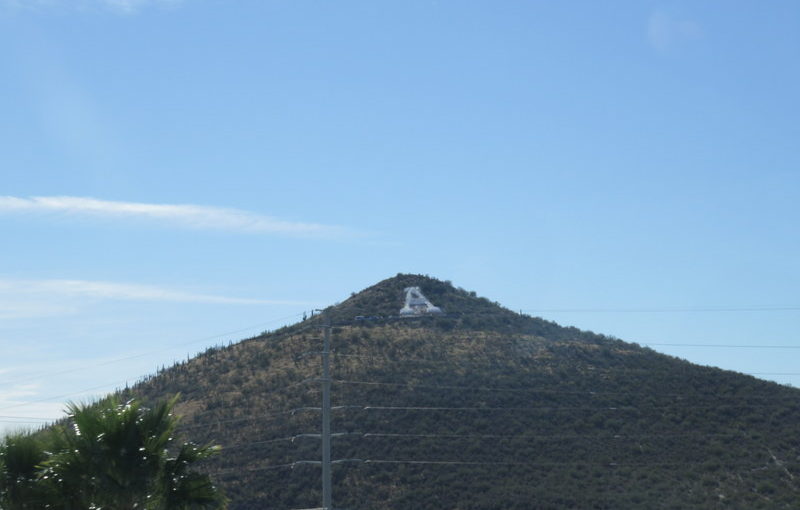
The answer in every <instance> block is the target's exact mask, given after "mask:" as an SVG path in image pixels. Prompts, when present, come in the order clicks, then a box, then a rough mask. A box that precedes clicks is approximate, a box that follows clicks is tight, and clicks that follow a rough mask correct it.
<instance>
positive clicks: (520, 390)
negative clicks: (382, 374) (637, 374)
mask: <svg viewBox="0 0 800 510" xmlns="http://www.w3.org/2000/svg"><path fill="white" fill-rule="evenodd" d="M332 382H334V383H337V384H353V385H367V386H390V387H397V388H410V389H413V390H417V389H426V390H448V391H449V390H465V391H489V392H509V393H546V394H559V395H589V396H600V395H631V392H630V391H627V392H621V391H595V390H551V389H541V388H493V387H487V386H459V385H430V384H416V383H413V382H412V383H389V382H375V381H352V380H346V379H334V380H333V381H332ZM647 396H648V397H651V396H656V397H675V398H682V399H685V398H692V397H713V398H748V399H759V400H784V399H786V400H797V397H789V396H777V397H775V396H766V395H756V396H747V397H742V396H740V395H718V394H708V395H692V396H691V397H687V395H686V394H685V393H662V394H654V393H648V395H647Z"/></svg>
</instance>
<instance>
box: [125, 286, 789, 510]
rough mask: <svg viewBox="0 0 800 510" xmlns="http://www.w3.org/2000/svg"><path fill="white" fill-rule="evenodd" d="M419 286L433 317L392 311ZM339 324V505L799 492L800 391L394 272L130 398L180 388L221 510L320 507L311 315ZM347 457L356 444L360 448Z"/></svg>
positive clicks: (770, 501)
mask: <svg viewBox="0 0 800 510" xmlns="http://www.w3.org/2000/svg"><path fill="white" fill-rule="evenodd" d="M408 287H419V288H420V290H421V291H422V293H423V294H424V296H425V297H426V298H427V299H428V300H429V301H430V302H431V303H432V304H434V305H435V306H436V307H439V308H441V310H442V311H443V314H439V315H423V316H419V317H412V318H408V317H400V316H399V310H400V309H401V307H403V304H404V303H403V300H404V295H405V294H404V289H406V288H408ZM328 320H329V321H330V322H331V323H332V324H333V326H334V328H333V335H332V337H333V338H332V347H333V350H334V354H333V356H332V376H333V379H334V382H333V394H332V395H333V397H332V398H333V405H334V406H335V407H336V409H335V411H334V417H333V424H332V427H333V431H334V432H335V433H336V436H335V439H334V443H333V458H334V459H339V460H342V461H343V462H341V463H338V464H336V466H335V467H334V471H333V475H334V504H335V506H336V507H337V508H342V509H350V510H357V509H358V510H361V509H365V510H366V509H375V510H378V509H398V510H404V509H409V510H410V509H413V510H427V509H430V510H433V509H442V508H447V509H456V508H457V509H474V510H478V509H530V508H581V509H583V508H597V509H600V508H607V509H620V508H675V509H686V508H698V509H699V508H717V507H718V508H787V509H788V508H796V507H797V502H798V500H800V499H799V498H800V483H799V481H800V478H798V477H800V446H798V445H800V430H798V427H797V423H798V420H800V406H798V397H800V392H798V390H795V389H792V388H788V387H784V386H780V385H777V384H774V383H770V382H766V381H762V380H759V379H756V378H753V377H750V376H746V375H742V374H737V373H733V372H729V371H724V370H720V369H717V368H712V367H703V366H697V365H693V364H691V363H688V362H686V361H684V360H680V359H677V358H673V357H670V356H666V355H663V354H659V353H657V352H655V351H653V350H651V349H647V348H643V347H640V346H638V345H636V344H631V343H627V342H624V341H622V340H619V339H615V338H610V337H606V336H603V335H598V334H594V333H590V332H585V331H580V330H578V329H575V328H564V327H561V326H559V325H557V324H555V323H553V322H549V321H545V320H543V319H540V318H536V317H530V316H526V315H521V314H518V313H515V312H513V311H511V310H508V309H506V308H503V307H502V306H500V305H499V304H497V303H494V302H492V301H490V300H488V299H485V298H481V297H477V296H476V294H475V293H473V292H468V291H465V290H463V289H459V288H456V287H454V286H453V285H451V284H450V283H449V282H443V281H440V280H436V279H434V278H429V277H425V276H420V275H397V276H396V277H394V278H389V279H387V280H384V281H382V282H379V283H378V284H376V285H374V286H372V287H369V288H367V289H365V290H363V291H361V292H358V293H355V294H353V295H352V296H351V297H350V298H348V299H346V300H345V301H343V302H342V303H340V304H337V305H335V306H331V307H328V308H327V309H326V310H325V313H324V314H323V315H316V316H313V317H310V318H307V319H306V320H304V321H302V322H300V323H297V324H294V325H291V326H289V327H285V328H282V329H280V330H278V331H274V332H265V333H264V334H262V335H259V336H257V337H254V338H250V339H246V340H243V341H241V342H239V343H237V344H234V345H231V346H229V347H222V348H214V349H209V350H208V351H206V352H205V353H203V354H201V355H199V356H198V357H196V358H194V359H191V360H189V361H187V362H185V363H180V364H178V365H175V366H173V367H171V368H169V369H166V370H164V371H162V372H160V373H159V374H157V375H154V376H153V377H150V378H148V379H147V380H145V381H144V382H142V383H141V384H139V385H137V386H136V387H134V388H132V389H131V390H130V391H129V395H128V396H138V397H140V398H143V399H144V400H146V401H152V400H156V399H159V398H162V397H164V396H166V395H170V394H174V393H181V394H182V403H181V404H180V406H179V409H178V411H179V412H180V413H181V414H182V423H183V426H182V429H183V432H184V434H185V435H186V436H187V437H190V438H194V439H195V440H198V441H200V442H205V441H209V442H212V441H213V442H216V443H219V444H221V445H222V446H223V453H222V455H220V456H219V458H217V459H215V460H214V461H213V462H212V463H210V464H209V465H208V469H209V471H210V472H211V474H212V476H214V477H215V479H217V480H219V482H220V484H221V485H222V486H223V488H224V489H225V490H226V491H227V493H228V496H229V497H230V498H231V500H232V505H231V508H232V509H238V510H245V509H248V510H249V509H254V510H255V509H259V510H262V509H273V508H274V509H290V508H311V507H318V506H319V502H320V490H319V487H320V468H319V466H318V465H314V464H311V463H303V462H298V461H306V460H309V461H316V460H319V451H320V444H319V438H318V437H316V436H314V434H318V433H319V423H320V417H319V412H318V410H316V409H314V408H316V407H319V405H320V404H319V402H320V391H319V383H318V382H317V378H318V377H319V374H320V360H319V355H318V351H319V350H320V348H321V332H320V329H319V326H320V325H322V324H323V322H325V321H328ZM356 459H357V460H356Z"/></svg>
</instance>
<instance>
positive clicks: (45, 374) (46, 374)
mask: <svg viewBox="0 0 800 510" xmlns="http://www.w3.org/2000/svg"><path fill="white" fill-rule="evenodd" d="M301 315H302V313H300V314H293V315H287V316H285V317H280V318H277V319H271V320H269V321H266V322H261V323H258V324H254V325H252V326H248V327H246V328H240V329H236V330H233V331H227V332H225V333H218V334H215V335H211V336H206V337H203V338H199V339H195V340H190V341H188V342H180V343H176V344H172V345H169V346H166V347H163V348H160V349H155V350H152V351H147V352H144V353H140V354H134V355H131V356H125V357H122V358H115V359H112V360H107V361H101V362H98V363H93V364H90V365H85V366H82V367H79V368H70V369H67V370H60V371H57V372H43V373H41V374H38V375H33V376H28V377H25V378H22V379H20V378H14V379H13V380H7V381H0V384H21V383H24V382H29V381H33V380H36V379H41V378H42V377H52V376H54V375H63V374H70V373H73V372H82V371H86V370H88V369H92V368H97V367H101V366H106V365H112V364H115V363H121V362H123V361H130V360H132V359H137V358H143V357H145V356H150V355H153V354H159V353H162V352H166V351H169V350H172V349H175V348H176V347H183V346H186V345H191V344H196V343H199V342H205V341H208V340H214V339H216V338H220V337H223V336H228V335H234V334H237V333H243V332H245V331H249V330H251V329H253V328H260V327H264V326H266V325H269V324H274V323H276V322H279V321H284V320H287V319H291V318H294V317H299V316H301Z"/></svg>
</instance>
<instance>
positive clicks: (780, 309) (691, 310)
mask: <svg viewBox="0 0 800 510" xmlns="http://www.w3.org/2000/svg"><path fill="white" fill-rule="evenodd" d="M520 311H521V312H531V313H684V312H687V313H706V312H790V311H791V312H793V311H800V306H793V305H790V306H781V305H778V306H770V305H765V306H686V307H653V308H523V309H521V310H520Z"/></svg>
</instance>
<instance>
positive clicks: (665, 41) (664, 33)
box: [647, 11, 703, 53]
mask: <svg viewBox="0 0 800 510" xmlns="http://www.w3.org/2000/svg"><path fill="white" fill-rule="evenodd" d="M702 36H703V29H702V28H701V26H700V24H699V23H697V22H696V21H693V20H690V19H679V18H676V17H675V16H672V15H670V14H667V13H666V12H663V11H656V12H654V13H652V14H651V15H650V18H649V19H648V21H647V41H648V42H649V43H650V45H651V46H652V47H653V48H654V49H655V50H656V51H658V52H660V53H666V52H668V51H670V50H672V49H673V48H676V47H678V46H680V45H683V44H685V43H688V42H691V41H695V40H697V39H700V38H701V37H702Z"/></svg>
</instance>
